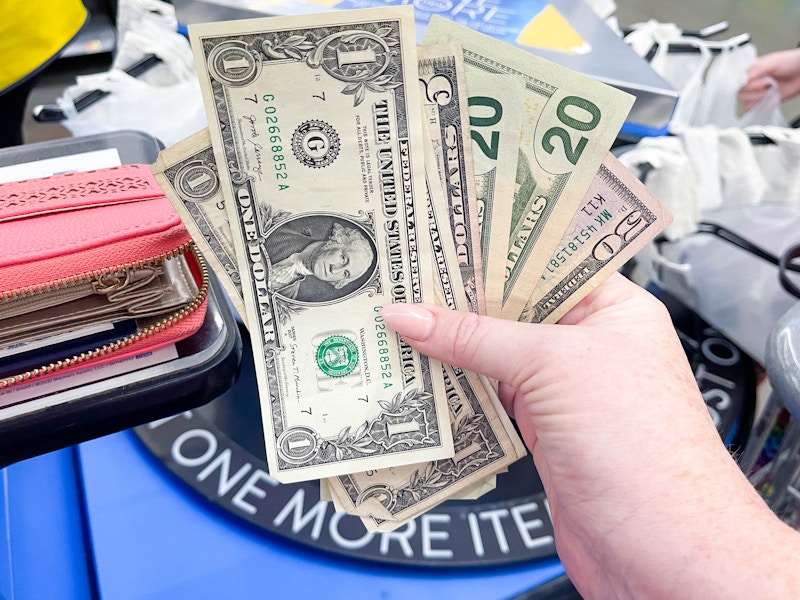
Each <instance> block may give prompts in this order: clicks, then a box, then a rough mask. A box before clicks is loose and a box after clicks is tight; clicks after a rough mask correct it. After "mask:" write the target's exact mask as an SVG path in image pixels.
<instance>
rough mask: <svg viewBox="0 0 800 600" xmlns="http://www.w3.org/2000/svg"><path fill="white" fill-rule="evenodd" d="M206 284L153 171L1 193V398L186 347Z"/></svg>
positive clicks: (108, 172) (70, 177)
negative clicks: (28, 385)
mask: <svg viewBox="0 0 800 600" xmlns="http://www.w3.org/2000/svg"><path fill="white" fill-rule="evenodd" d="M208 286H209V281H208V269H207V267H206V265H205V262H204V261H203V258H202V256H201V255H200V253H199V252H198V251H197V249H196V248H195V245H194V243H193V241H192V238H191V236H190V235H189V233H188V231H187V230H186V228H185V227H184V225H183V223H182V222H181V219H180V217H179V216H178V214H177V213H176V212H175V210H174V209H173V208H172V205H171V204H170V203H169V200H167V198H166V197H165V196H164V193H163V192H162V190H161V188H160V187H159V185H158V183H157V182H156V180H155V179H154V177H153V176H152V174H151V173H150V168H149V166H148V165H127V166H123V167H115V168H110V169H100V170H96V171H90V172H83V173H71V174H67V175H55V176H52V177H46V178H42V179H31V180H27V181H22V182H15V183H7V184H2V185H0V390H2V389H5V388H9V387H11V386H14V385H17V384H20V383H23V382H30V381H33V380H36V379H38V378H46V377H50V376H52V375H55V374H60V373H66V372H68V371H73V370H77V369H82V368H85V367H87V366H90V365H91V366H94V365H99V364H102V363H105V362H109V361H112V360H117V359H122V358H126V357H130V356H133V355H137V354H139V353H142V352H145V351H148V350H154V349H156V348H159V347H161V346H164V345H166V344H169V343H172V342H177V341H179V340H182V339H184V338H186V337H188V336H190V335H191V334H193V333H194V332H196V331H197V330H198V329H199V328H200V326H201V325H202V324H203V320H204V318H205V312H206V307H207V302H208V299H207V295H208ZM98 332H99V333H98ZM97 339H101V340H102V343H98V345H96V346H94V345H93V344H94V343H95V340H97ZM60 353H61V354H63V356H62V355H61V354H60ZM38 357H43V361H42V363H41V364H38V363H37V362H36V361H37V359H38ZM45 357H46V360H44V358H45ZM32 361H33V362H32Z"/></svg>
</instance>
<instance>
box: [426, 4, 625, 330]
mask: <svg viewBox="0 0 800 600" xmlns="http://www.w3.org/2000/svg"><path fill="white" fill-rule="evenodd" d="M445 41H457V42H458V43H459V44H461V46H462V47H463V49H464V61H465V63H466V64H467V65H468V67H471V68H472V69H475V70H477V71H479V72H482V73H509V74H514V75H518V76H522V77H523V78H524V79H525V92H524V93H523V95H522V97H520V98H518V99H513V100H512V102H516V103H518V104H519V106H522V107H523V111H524V112H523V117H522V129H521V130H520V139H519V144H518V146H519V154H518V160H517V177H516V188H517V189H516V193H515V195H514V207H513V210H512V222H511V229H510V232H509V240H508V251H507V254H506V268H505V273H504V282H503V308H502V313H503V316H504V317H506V318H509V319H517V318H518V317H519V315H520V313H521V312H522V309H523V308H524V306H525V304H526V303H527V301H528V298H530V295H531V293H532V292H533V288H534V287H535V285H536V281H537V278H538V276H539V275H540V274H541V272H542V269H543V268H544V265H545V262H546V261H547V258H548V257H549V256H550V255H551V254H552V252H553V250H554V249H555V246H556V245H557V244H558V241H559V240H560V239H561V236H562V234H563V233H564V230H565V229H566V228H567V225H569V222H570V221H571V220H572V216H573V215H574V214H575V210H576V209H577V206H578V204H579V202H580V201H581V199H582V198H583V194H584V192H585V191H586V188H587V187H588V185H589V182H590V181H591V180H592V178H593V176H594V174H595V173H596V172H597V168H598V167H599V166H600V163H601V162H602V160H603V157H604V156H605V154H606V152H607V151H608V149H609V148H610V147H611V144H612V143H613V141H614V139H615V138H616V136H617V133H618V132H619V128H620V127H621V126H622V123H623V121H624V119H625V117H626V116H627V114H628V111H629V110H630V107H631V105H632V104H633V98H632V97H631V96H630V95H628V94H625V93H624V92H621V91H619V90H616V89H614V88H611V87H609V86H606V85H603V84H601V83H599V82H597V81H595V80H593V79H590V78H589V77H585V76H583V75H580V74H578V73H575V72H573V71H569V70H568V69H564V68H563V67H560V66H558V65H556V64H554V63H551V62H549V61H547V60H544V59H542V58H539V57H536V56H534V55H532V54H530V53H529V52H526V51H524V50H522V49H520V48H514V47H512V46H510V45H509V44H505V43H503V42H501V41H499V40H496V39H493V38H490V37H488V36H485V35H483V34H480V33H478V32H476V31H473V30H471V29H469V28H467V27H464V26H462V25H458V24H456V23H453V22H452V21H448V20H447V19H444V18H441V17H438V16H436V15H434V16H433V17H432V18H431V21H430V24H429V25H428V29H427V32H426V34H425V43H439V42H445ZM467 76H468V79H467V85H469V71H468V72H467ZM490 275H491V273H490Z"/></svg>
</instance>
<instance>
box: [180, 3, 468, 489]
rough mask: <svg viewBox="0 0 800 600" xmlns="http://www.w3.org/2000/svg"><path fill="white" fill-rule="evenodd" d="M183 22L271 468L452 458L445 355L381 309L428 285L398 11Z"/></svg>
mask: <svg viewBox="0 0 800 600" xmlns="http://www.w3.org/2000/svg"><path fill="white" fill-rule="evenodd" d="M189 33H190V39H191V43H192V48H193V51H194V53H195V62H196V65H197V68H198V76H199V80H200V86H201V90H202V92H203V100H204V103H205V106H206V111H207V113H208V121H209V124H210V130H211V138H212V142H213V146H214V151H215V156H216V161H217V165H224V168H220V180H221V182H222V186H223V193H225V194H226V196H227V197H228V198H229V200H230V201H229V202H227V203H226V206H227V213H228V219H229V221H230V223H231V230H232V233H233V238H234V246H235V248H236V254H237V257H238V262H239V270H240V272H241V273H242V290H243V296H244V304H245V309H246V313H247V321H248V323H249V326H250V338H251V343H252V345H253V354H254V358H255V364H256V368H255V370H256V377H257V382H258V389H259V396H260V400H261V409H262V419H263V424H264V433H265V440H266V447H267V458H268V461H269V464H270V469H271V474H272V476H273V477H274V478H275V479H277V480H278V481H282V482H292V481H301V480H308V479H320V478H323V477H331V476H335V475H341V474H346V473H352V472H360V471H366V470H369V469H378V468H388V467H393V466H399V465H403V464H409V463H416V462H424V461H427V460H435V459H440V458H447V457H451V456H452V455H453V452H454V451H453V441H452V434H451V430H450V421H449V415H448V409H447V401H446V393H445V388H444V380H443V375H442V367H441V364H440V363H438V362H437V361H434V360H432V359H430V358H428V357H426V356H423V355H420V354H419V353H418V352H416V351H415V350H413V349H412V348H411V347H410V346H409V345H408V344H406V342H405V341H404V340H402V339H401V338H400V337H399V336H398V335H397V334H394V333H393V332H391V331H388V330H387V328H386V326H385V325H384V324H383V323H382V319H381V317H380V314H379V312H380V309H381V307H382V306H384V305H386V304H388V303H390V302H397V301H403V302H425V301H428V302H433V301H434V300H435V296H434V287H433V259H432V256H431V251H430V242H429V237H428V227H427V218H426V207H425V195H424V189H425V180H424V173H425V162H424V156H423V147H422V140H423V139H424V138H423V135H424V134H423V131H422V118H421V109H420V106H421V105H420V99H419V93H418V83H417V81H416V52H415V37H414V20H413V12H412V10H411V9H410V8H405V7H400V8H393V9H387V10H367V11H356V12H339V13H329V14H319V15H308V16H303V17H281V18H269V19H255V20H246V21H231V22H225V23H212V24H201V25H196V26H192V27H190V29H189Z"/></svg>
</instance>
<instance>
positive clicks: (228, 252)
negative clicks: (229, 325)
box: [153, 7, 671, 531]
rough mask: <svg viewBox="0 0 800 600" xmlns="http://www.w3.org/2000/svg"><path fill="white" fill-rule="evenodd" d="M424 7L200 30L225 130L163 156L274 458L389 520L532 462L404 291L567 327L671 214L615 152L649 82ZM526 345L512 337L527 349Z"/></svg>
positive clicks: (482, 385) (278, 467)
mask: <svg viewBox="0 0 800 600" xmlns="http://www.w3.org/2000/svg"><path fill="white" fill-rule="evenodd" d="M414 27H415V25H414V18H413V12H412V9H411V8H410V7H401V8H398V7H392V8H385V9H369V10H359V11H341V12H332V13H323V14H316V15H303V16H298V17H275V18H263V19H255V20H242V21H230V22H224V23H208V24H200V25H196V26H192V27H190V30H189V33H190V40H191V44H192V47H193V51H194V55H195V60H196V66H197V71H198V76H199V79H200V84H201V88H202V92H203V99H204V103H205V107H206V110H207V113H208V122H209V129H208V130H205V131H201V132H198V133H197V134H195V135H194V136H192V137H190V138H188V139H186V140H184V141H182V142H180V143H178V144H176V145H174V146H172V147H169V148H167V149H165V150H164V151H163V152H162V153H161V155H160V156H159V158H158V161H157V162H156V163H155V164H154V165H153V171H154V173H155V174H156V177H157V178H158V180H159V182H160V183H161V185H162V186H163V188H164V190H165V191H166V193H167V194H168V195H169V196H170V198H171V200H172V202H173V203H174V205H175V208H176V209H177V210H178V212H179V213H180V215H181V216H182V218H183V220H184V221H185V223H186V225H187V227H188V228H189V229H190V231H191V232H192V234H193V236H194V238H195V240H196V242H197V244H198V245H199V247H200V249H201V251H202V252H203V253H204V255H205V256H206V258H207V259H208V261H209V263H210V264H211V265H212V268H213V269H214V271H215V272H216V274H217V276H218V279H219V280H220V282H221V283H222V285H223V286H224V288H225V290H226V291H227V293H228V295H229V297H230V299H231V301H232V303H233V304H234V305H235V306H236V308H237V309H238V311H239V313H240V315H241V317H242V319H243V320H244V321H245V323H246V325H247V327H248V330H249V334H250V341H251V344H252V346H253V354H254V357H255V365H256V376H257V382H258V390H259V399H260V405H261V412H262V420H263V428H264V437H265V440H266V448H267V459H268V462H269V466H270V472H271V475H272V476H273V477H274V478H275V479H277V480H278V481H281V482H297V481H305V480H311V479H319V480H320V482H321V483H320V486H321V494H322V497H323V498H328V499H330V500H331V501H332V502H334V504H335V506H336V507H337V509H339V510H345V511H347V512H349V513H351V514H354V515H358V516H359V517H361V518H362V520H363V521H364V524H365V526H366V527H367V529H369V530H370V531H392V530H394V529H396V528H397V527H399V526H401V525H402V524H404V523H406V522H408V521H409V520H410V519H413V518H414V517H415V516H417V515H419V514H421V513H423V512H424V511H426V510H428V509H430V508H431V507H433V506H435V505H437V504H439V503H440V502H443V501H445V500H447V499H451V498H460V499H465V498H475V497H478V496H480V495H481V494H483V493H485V492H487V491H489V490H491V489H493V488H494V486H495V483H496V477H497V476H498V475H499V474H501V473H502V472H504V471H505V470H507V468H508V466H509V465H510V464H511V463H513V462H514V461H516V460H517V459H519V458H520V457H522V456H524V455H525V448H524V446H523V444H522V443H521V441H520V438H519V436H518V434H517V432H516V431H515V428H514V426H513V424H512V422H511V421H510V420H509V418H508V416H507V415H506V414H505V412H504V410H503V408H502V406H501V405H500V403H499V401H498V399H497V396H496V394H495V387H494V383H493V382H492V381H489V380H488V379H486V378H485V377H482V376H479V375H477V374H475V373H469V372H465V371H463V370H460V369H458V368H454V367H451V366H449V365H443V364H441V363H439V362H437V361H436V360H433V359H431V358H429V357H427V356H424V355H421V354H419V353H418V352H416V351H415V350H413V349H412V348H411V347H410V346H409V345H408V344H407V343H405V341H404V340H403V339H402V338H400V337H399V336H398V335H397V334H396V333H395V332H393V331H392V330H390V329H389V328H388V327H387V326H386V325H385V324H384V323H383V319H382V317H381V314H380V310H381V308H382V307H383V306H386V305H387V304H390V303H393V302H428V303H439V304H442V305H444V306H448V307H450V308H452V309H456V310H462V311H473V312H476V313H480V314H487V315H491V316H494V317H500V318H505V319H514V320H520V321H527V322H555V321H557V320H558V319H559V317H560V316H561V315H563V314H564V313H565V312H566V311H567V310H569V309H570V308H571V307H572V306H574V305H575V304H576V303H577V302H578V301H579V300H580V299H581V298H583V297H584V296H585V295H586V294H587V293H588V292H589V291H590V290H592V289H593V288H594V287H596V286H597V285H598V284H599V283H600V282H601V281H602V280H603V279H604V278H605V277H606V276H607V275H609V274H610V273H612V272H613V271H614V270H616V269H618V268H619V267H620V266H622V265H623V264H624V263H625V262H626V261H628V260H629V259H630V258H631V257H632V256H633V255H634V254H635V253H636V252H637V251H638V250H639V249H640V248H641V247H642V246H644V245H645V244H646V243H647V242H648V241H650V240H651V239H652V238H653V237H654V236H656V235H657V234H658V233H659V232H660V231H661V230H662V229H663V228H664V227H665V226H666V225H667V224H668V223H669V221H670V220H671V216H670V214H669V212H668V211H667V210H665V208H664V207H662V205H661V204H660V203H659V202H658V200H657V199H656V198H655V197H653V195H652V194H651V193H649V192H648V190H647V189H646V188H645V187H644V186H643V185H642V184H641V183H640V182H639V181H638V180H637V179H636V178H635V177H633V176H632V175H631V174H630V173H629V172H628V171H627V170H626V169H625V168H624V167H623V166H622V165H621V164H620V163H619V162H618V161H617V160H616V159H615V158H614V156H613V155H612V154H610V153H609V148H610V147H611V145H612V143H613V141H614V139H615V137H616V135H617V133H618V131H619V128H620V126H621V125H622V123H623V120H624V119H625V117H626V115H627V113H628V110H629V109H630V107H631V104H632V98H631V97H630V96H628V95H627V94H625V93H623V92H620V91H618V90H616V89H614V88H611V87H609V86H606V85H604V84H601V83H599V82H597V81H594V80H592V79H590V78H587V77H585V76H583V75H580V74H578V73H575V72H572V71H570V70H568V69H565V68H563V67H560V66H558V65H556V64H553V63H551V62H548V61H546V60H543V59H540V58H538V57H536V56H534V55H532V54H529V53H527V52H525V51H523V50H520V49H518V48H514V47H512V46H510V45H508V44H505V43H503V42H500V41H497V40H494V39H491V38H489V37H486V36H484V35H482V34H478V33H476V32H474V31H472V30H469V29H467V28H465V27H462V26H460V25H457V24H455V23H453V22H450V21H447V20H444V19H438V18H436V17H434V18H433V19H432V20H431V22H430V25H429V27H428V29H427V33H426V37H425V40H424V43H423V44H422V45H419V46H418V45H417V42H416V36H415V30H414ZM509 351H510V352H513V349H509Z"/></svg>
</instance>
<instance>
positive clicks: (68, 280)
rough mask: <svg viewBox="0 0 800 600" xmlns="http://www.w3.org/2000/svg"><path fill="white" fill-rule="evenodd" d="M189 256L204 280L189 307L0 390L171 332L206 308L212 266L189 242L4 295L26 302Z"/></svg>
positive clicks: (2, 382)
mask: <svg viewBox="0 0 800 600" xmlns="http://www.w3.org/2000/svg"><path fill="white" fill-rule="evenodd" d="M187 252H188V253H190V254H191V255H192V257H193V258H194V260H195V264H196V265H197V267H198V268H199V270H200V280H201V282H200V285H199V286H198V292H197V295H196V296H195V297H194V299H192V301H191V302H189V304H188V305H186V306H184V307H182V308H180V309H178V310H177V311H175V312H173V313H171V314H169V315H167V316H166V317H164V318H162V319H159V320H158V321H157V322H156V323H153V324H152V325H149V326H147V327H145V328H144V329H141V330H138V331H136V332H135V333H132V334H131V335H127V336H125V337H123V338H120V339H118V340H116V341H114V342H112V343H111V344H105V345H103V346H100V347H98V348H95V349H94V350H90V351H89V352H82V353H81V354H79V355H76V356H72V357H71V358H65V359H63V360H59V361H58V362H55V363H50V364H49V365H44V366H42V367H39V368H37V369H32V370H30V371H26V372H24V373H20V374H18V375H14V376H12V377H7V378H5V379H0V389H6V388H8V387H10V386H12V385H15V384H19V383H27V382H29V381H31V380H33V379H36V378H38V377H44V376H46V375H49V374H51V373H55V372H56V371H60V370H62V369H67V368H69V367H73V366H76V365H79V364H82V363H86V362H89V361H91V360H93V359H96V358H98V357H100V356H103V357H106V356H108V355H109V354H113V353H116V352H119V351H120V350H124V349H125V348H127V347H128V346H130V345H131V344H133V343H135V342H139V341H141V340H142V339H145V338H148V337H151V336H152V335H153V334H155V333H157V332H160V331H163V330H164V329H167V328H170V327H172V326H174V325H176V324H178V323H180V322H181V321H183V320H184V319H186V318H187V317H189V316H191V315H192V314H193V313H194V312H195V311H196V310H197V309H198V308H199V307H200V306H201V305H202V304H203V302H204V301H205V299H206V297H207V296H208V287H209V278H208V266H207V265H206V263H205V261H204V260H203V258H202V256H201V255H200V253H199V252H198V250H197V247H196V246H195V244H194V242H186V243H185V244H183V245H181V246H180V247H179V248H177V249H175V250H171V251H169V252H165V253H163V254H159V255H157V256H153V257H150V258H146V259H141V260H138V261H135V262H130V263H125V264H124V265H117V266H113V267H107V268H104V269H98V270H95V271H87V272H85V273H81V274H78V275H73V276H70V277H62V278H61V279H58V280H55V281H50V282H47V283H40V284H36V285H31V286H28V287H25V288H19V289H15V290H7V291H4V292H3V293H2V298H0V301H2V302H6V301H14V300H16V299H20V298H26V297H29V296H31V295H34V294H44V293H47V292H52V291H55V290H59V289H63V288H65V287H68V286H73V285H80V284H83V283H87V282H91V281H99V280H100V279H101V278H102V277H105V276H107V275H111V274H113V273H115V272H118V271H121V270H128V269H137V268H142V267H145V266H151V267H155V266H157V265H159V264H161V263H162V262H164V261H165V260H168V259H170V258H173V257H175V256H181V255H184V254H186V253H187Z"/></svg>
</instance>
